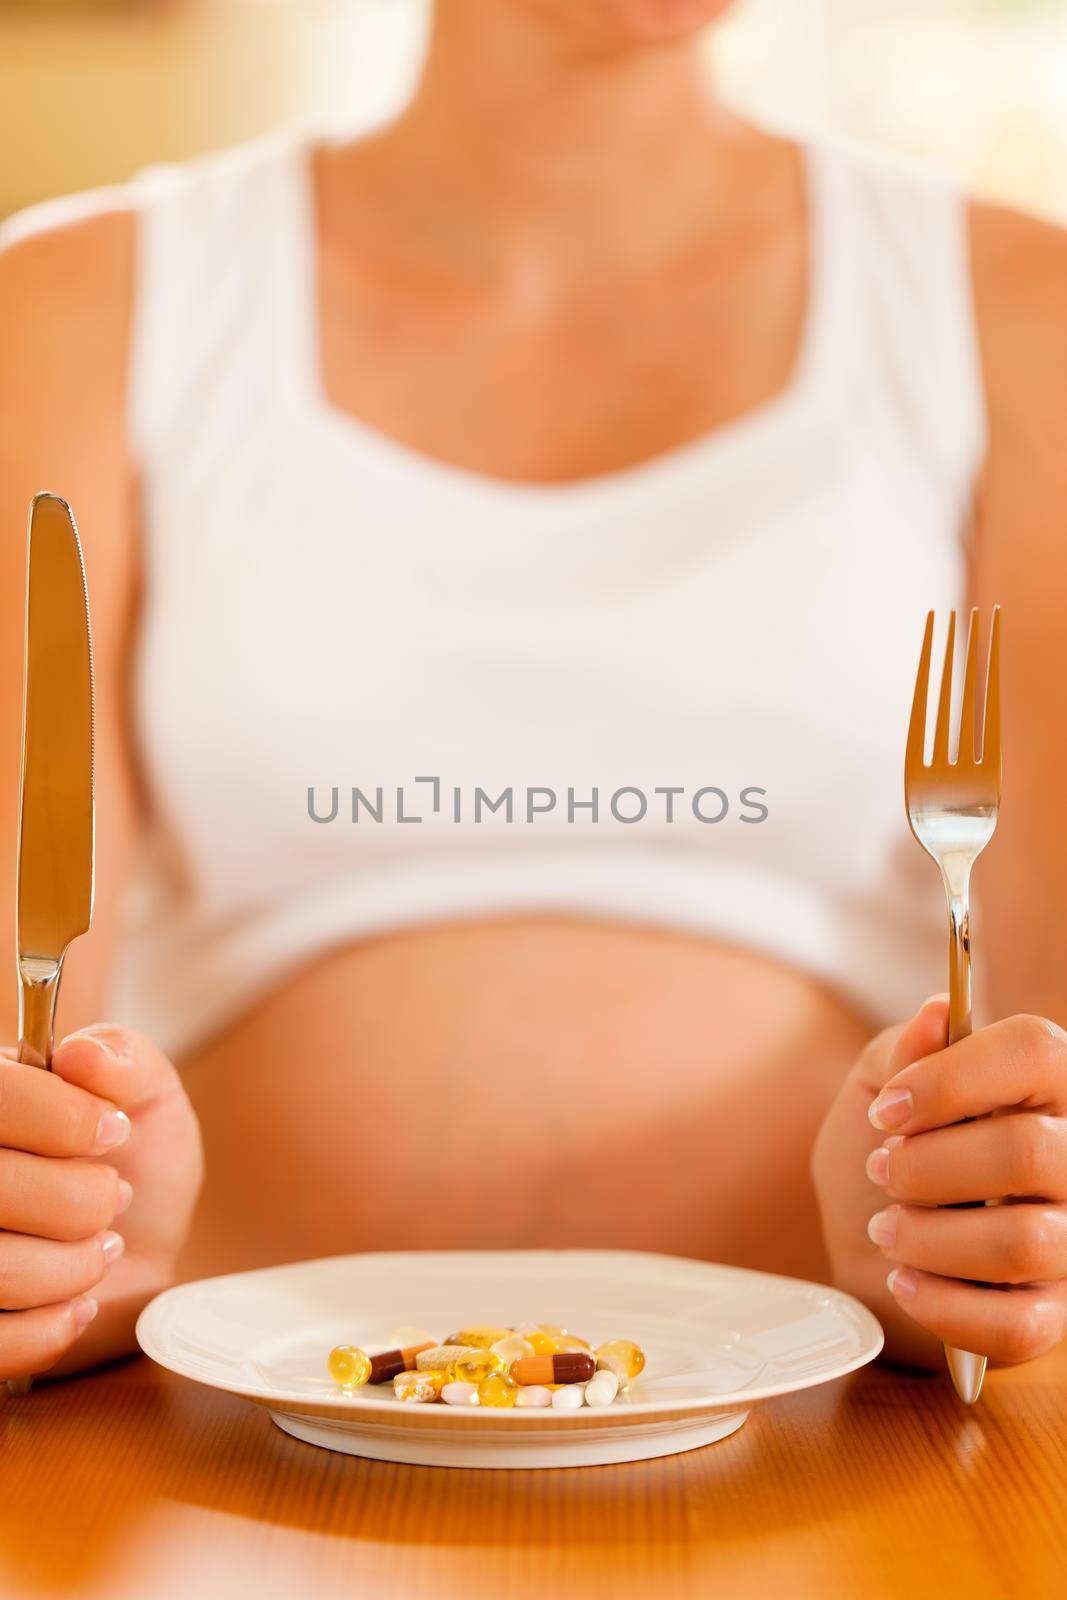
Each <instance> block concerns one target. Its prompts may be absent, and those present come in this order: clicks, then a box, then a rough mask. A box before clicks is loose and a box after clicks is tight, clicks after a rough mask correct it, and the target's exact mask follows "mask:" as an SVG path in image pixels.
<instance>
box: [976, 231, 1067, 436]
mask: <svg viewBox="0 0 1067 1600" xmlns="http://www.w3.org/2000/svg"><path fill="white" fill-rule="evenodd" d="M971 261H972V270H973V276H974V290H975V305H976V311H977V318H978V333H979V340H980V344H981V350H982V360H983V365H984V369H985V380H986V395H987V404H988V408H989V415H990V423H991V426H992V429H993V433H994V440H993V442H994V444H996V443H997V435H998V434H1000V435H1001V437H1002V438H1003V430H1004V429H1005V428H1007V429H1008V430H1009V432H1010V433H1016V432H1018V433H1020V434H1021V435H1022V436H1025V437H1029V439H1030V442H1031V446H1032V448H1034V449H1036V450H1040V449H1042V447H1047V448H1048V449H1049V450H1050V452H1054V454H1055V456H1056V458H1057V460H1058V461H1061V462H1062V460H1063V457H1064V450H1063V438H1062V433H1061V428H1062V418H1063V415H1064V408H1065V403H1067V228H1062V227H1059V226H1057V225H1056V224H1055V223H1052V222H1046V221H1042V220H1040V219H1039V218H1036V217H1030V216H1025V215H1022V214H1021V213H1019V212H1016V211H1011V210H1009V209H1007V208H1005V207H1003V206H994V205H983V204H979V203H976V204H974V205H972V207H971ZM1004 442H1007V441H1004Z"/></svg>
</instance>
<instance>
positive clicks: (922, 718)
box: [904, 611, 934, 776]
mask: <svg viewBox="0 0 1067 1600" xmlns="http://www.w3.org/2000/svg"><path fill="white" fill-rule="evenodd" d="M933 643H934V614H933V612H932V611H928V612H927V613H926V632H925V633H924V634H923V647H922V650H921V652H920V655H919V670H918V672H917V673H916V675H915V695H914V698H913V700H912V702H911V721H910V722H909V723H908V748H907V754H906V757H905V769H904V770H905V776H909V775H910V774H911V773H912V772H913V771H915V770H916V769H918V768H919V767H921V766H922V765H923V762H924V760H925V755H926V702H927V698H928V697H929V693H930V653H931V650H932V649H933Z"/></svg>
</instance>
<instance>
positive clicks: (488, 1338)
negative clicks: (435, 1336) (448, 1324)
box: [445, 1324, 511, 1350]
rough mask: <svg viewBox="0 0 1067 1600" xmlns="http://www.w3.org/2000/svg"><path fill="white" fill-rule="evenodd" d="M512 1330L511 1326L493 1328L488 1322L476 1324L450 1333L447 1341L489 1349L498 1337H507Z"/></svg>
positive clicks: (448, 1342)
mask: <svg viewBox="0 0 1067 1600" xmlns="http://www.w3.org/2000/svg"><path fill="white" fill-rule="evenodd" d="M510 1332H511V1329H510V1328H491V1327H489V1325H488V1324H484V1325H482V1324H475V1325H474V1326H473V1327H470V1328H461V1329H460V1330H459V1332H458V1333H453V1334H450V1335H449V1337H448V1338H447V1339H446V1340H445V1343H446V1344H469V1345H473V1346H474V1348H475V1349H476V1350H488V1349H489V1346H490V1345H493V1344H496V1341H497V1340H498V1339H506V1338H507V1336H508V1334H509V1333H510Z"/></svg>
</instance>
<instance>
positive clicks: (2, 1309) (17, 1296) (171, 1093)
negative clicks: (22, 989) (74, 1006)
mask: <svg viewBox="0 0 1067 1600" xmlns="http://www.w3.org/2000/svg"><path fill="white" fill-rule="evenodd" d="M14 1057H15V1052H14V1051H13V1050H6V1051H3V1052H0V1378H14V1377H22V1376H25V1375H29V1374H36V1373H41V1372H45V1371H46V1370H48V1369H49V1368H52V1367H55V1366H56V1365H57V1363H62V1367H63V1369H64V1370H68V1371H69V1370H74V1369H75V1368H77V1367H81V1366H90V1365H93V1364H95V1363H96V1362H99V1361H104V1360H107V1359H109V1358H110V1357H113V1356H117V1355H121V1354H124V1353H125V1352H126V1351H128V1350H131V1349H132V1348H133V1346H134V1339H133V1325H134V1322H135V1321H136V1318H137V1315H138V1313H139V1311H140V1310H141V1308H142V1306H144V1305H145V1303H146V1302H147V1301H148V1300H149V1299H150V1298H151V1297H152V1295H154V1294H156V1293H157V1292H158V1291H159V1290H160V1289H162V1288H164V1287H166V1285H167V1283H168V1282H169V1281H170V1279H171V1276H172V1273H173V1269H174V1263H175V1260H176V1257H177V1254H178V1252H179V1250H180V1248H181V1246H182V1244H183V1242H184V1240H185V1236H186V1234H187V1232H188V1229H189V1224H190V1221H191V1218H192V1213H193V1207H194V1205H195V1202H196V1197H197V1194H198V1192H199V1188H200V1182H201V1177H202V1172H203V1160H202V1154H201V1146H200V1134H199V1129H198V1127H197V1122H196V1117H195V1115H194V1113H193V1109H192V1107H191V1105H190V1104H189V1101H188V1099H187V1097H186V1094H185V1091H184V1089H183V1087H182V1084H181V1080H180V1079H179V1077H178V1074H177V1072H176V1071H175V1069H174V1067H173V1066H172V1065H171V1063H170V1061H168V1059H167V1058H166V1056H164V1055H163V1054H162V1052H161V1051H160V1050H158V1049H157V1048H156V1046H155V1045H154V1044H152V1042H151V1041H150V1040H148V1039H146V1038H144V1037H143V1036H142V1035H140V1034H136V1033H131V1032H128V1031H127V1030H125V1029H123V1028H120V1027H116V1026H112V1025H100V1026H97V1027H92V1028H86V1029H83V1030H82V1031H81V1032H79V1033H73V1034H70V1035H68V1037H67V1038H66V1039H64V1040H63V1042H62V1043H61V1044H60V1045H59V1046H57V1048H56V1050H55V1053H54V1056H53V1061H52V1071H51V1072H44V1071H42V1070H41V1069H40V1068H39V1067H29V1066H22V1065H21V1064H20V1063H19V1062H18V1061H16V1060H15V1059H14ZM87 1330H88V1331H87Z"/></svg>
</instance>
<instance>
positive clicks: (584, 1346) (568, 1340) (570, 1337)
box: [559, 1333, 593, 1356]
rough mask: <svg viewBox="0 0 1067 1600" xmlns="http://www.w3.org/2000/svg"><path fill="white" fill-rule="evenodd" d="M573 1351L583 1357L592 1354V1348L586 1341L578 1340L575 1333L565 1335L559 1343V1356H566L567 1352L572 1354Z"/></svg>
mask: <svg viewBox="0 0 1067 1600" xmlns="http://www.w3.org/2000/svg"><path fill="white" fill-rule="evenodd" d="M575 1351H581V1352H583V1353H584V1354H585V1355H587V1356H591V1355H592V1354H593V1346H592V1345H591V1344H590V1343H589V1340H588V1339H579V1337H578V1335H577V1334H576V1333H568V1334H565V1335H564V1337H563V1338H562V1339H561V1340H560V1341H559V1354H560V1355H566V1354H567V1353H568V1352H570V1353H571V1354H573V1353H574V1352H575Z"/></svg>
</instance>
